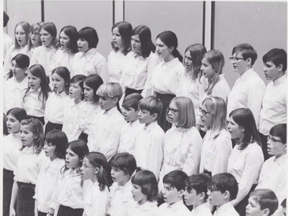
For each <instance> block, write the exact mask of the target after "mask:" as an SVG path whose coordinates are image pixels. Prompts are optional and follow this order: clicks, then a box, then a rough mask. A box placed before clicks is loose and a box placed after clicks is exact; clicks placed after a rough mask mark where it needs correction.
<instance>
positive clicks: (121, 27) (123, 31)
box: [111, 21, 133, 55]
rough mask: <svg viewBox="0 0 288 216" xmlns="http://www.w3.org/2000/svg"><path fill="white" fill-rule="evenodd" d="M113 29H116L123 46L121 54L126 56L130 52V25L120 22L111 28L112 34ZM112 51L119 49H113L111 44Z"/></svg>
mask: <svg viewBox="0 0 288 216" xmlns="http://www.w3.org/2000/svg"><path fill="white" fill-rule="evenodd" d="M114 28H118V31H119V34H120V35H121V39H122V43H123V45H124V49H123V51H122V53H123V54H124V55H127V53H128V52H130V50H131V35H132V30H133V28H132V25H131V24H130V23H129V22H125V21H121V22H117V23H115V24H114V25H113V26H112V29H111V31H112V32H113V29H114ZM111 45H112V49H113V50H114V51H118V50H119V48H117V47H115V46H114V44H113V42H112V43H111Z"/></svg>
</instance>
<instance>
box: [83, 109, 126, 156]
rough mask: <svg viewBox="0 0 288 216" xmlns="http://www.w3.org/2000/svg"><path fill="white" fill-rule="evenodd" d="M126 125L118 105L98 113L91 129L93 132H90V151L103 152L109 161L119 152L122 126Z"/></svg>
mask: <svg viewBox="0 0 288 216" xmlns="http://www.w3.org/2000/svg"><path fill="white" fill-rule="evenodd" d="M124 125H125V121H124V118H123V116H122V115H121V114H120V112H119V111H118V110H117V107H113V108H112V109H110V110H108V111H104V110H103V111H102V112H100V113H98V114H97V115H96V116H95V117H94V120H93V123H92V125H91V129H89V131H90V132H91V133H90V134H88V143H87V145H88V147H89V151H90V152H92V151H96V152H101V153H102V154H104V155H105V156H106V158H107V161H109V160H110V158H111V157H112V156H113V155H115V154H116V152H117V149H118V146H119V142H120V132H121V128H122V127H123V126H124Z"/></svg>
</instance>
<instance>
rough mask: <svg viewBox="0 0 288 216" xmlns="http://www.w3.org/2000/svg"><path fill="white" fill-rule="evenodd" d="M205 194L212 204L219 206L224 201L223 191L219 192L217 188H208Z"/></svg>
mask: <svg viewBox="0 0 288 216" xmlns="http://www.w3.org/2000/svg"><path fill="white" fill-rule="evenodd" d="M207 195H208V200H209V202H210V203H211V205H213V206H221V205H222V204H223V203H225V200H224V193H221V191H219V190H212V191H211V190H208V192H207Z"/></svg>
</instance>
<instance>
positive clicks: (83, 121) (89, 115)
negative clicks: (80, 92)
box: [79, 101, 101, 134]
mask: <svg viewBox="0 0 288 216" xmlns="http://www.w3.org/2000/svg"><path fill="white" fill-rule="evenodd" d="M99 112H101V108H100V106H99V104H94V103H91V102H90V101H84V102H83V105H82V106H81V107H80V111H79V127H80V129H81V131H82V132H84V133H85V134H89V133H91V131H90V132H89V128H91V124H92V122H93V119H94V117H95V116H96V115H97V114H98V113H99Z"/></svg>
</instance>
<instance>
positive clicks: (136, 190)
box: [132, 184, 147, 205]
mask: <svg viewBox="0 0 288 216" xmlns="http://www.w3.org/2000/svg"><path fill="white" fill-rule="evenodd" d="M132 186H133V187H132V195H133V199H134V200H135V202H138V203H139V204H140V205H141V204H144V203H145V202H146V201H147V196H146V195H145V194H143V193H142V192H141V187H140V186H139V185H136V184H132Z"/></svg>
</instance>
